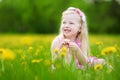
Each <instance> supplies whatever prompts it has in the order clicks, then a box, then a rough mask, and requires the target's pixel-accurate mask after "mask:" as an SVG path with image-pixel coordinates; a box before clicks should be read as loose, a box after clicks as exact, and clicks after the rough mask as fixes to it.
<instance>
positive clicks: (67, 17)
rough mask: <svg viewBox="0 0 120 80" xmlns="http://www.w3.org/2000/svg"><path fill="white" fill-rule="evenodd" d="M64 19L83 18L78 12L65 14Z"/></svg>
mask: <svg viewBox="0 0 120 80" xmlns="http://www.w3.org/2000/svg"><path fill="white" fill-rule="evenodd" d="M62 20H79V21H80V20H81V17H80V16H79V15H78V14H72V13H71V14H69V13H68V14H63V15H62Z"/></svg>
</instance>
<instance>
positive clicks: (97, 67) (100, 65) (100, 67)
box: [94, 64, 103, 71]
mask: <svg viewBox="0 0 120 80" xmlns="http://www.w3.org/2000/svg"><path fill="white" fill-rule="evenodd" d="M102 69H103V65H102V64H96V65H94V70H95V71H96V70H102Z"/></svg>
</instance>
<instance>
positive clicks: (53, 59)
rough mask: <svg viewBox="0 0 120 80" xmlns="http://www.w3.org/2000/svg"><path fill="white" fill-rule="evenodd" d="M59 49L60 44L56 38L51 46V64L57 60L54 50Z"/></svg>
mask: <svg viewBox="0 0 120 80" xmlns="http://www.w3.org/2000/svg"><path fill="white" fill-rule="evenodd" d="M59 47H60V42H59V40H58V37H56V38H55V39H54V40H53V41H52V44H51V54H52V62H54V61H55V60H56V58H57V53H55V49H59ZM58 51H59V50H58Z"/></svg>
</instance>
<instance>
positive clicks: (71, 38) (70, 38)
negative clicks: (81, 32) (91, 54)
mask: <svg viewBox="0 0 120 80" xmlns="http://www.w3.org/2000/svg"><path fill="white" fill-rule="evenodd" d="M64 38H65V39H69V40H71V41H75V40H76V39H77V38H76V37H64Z"/></svg>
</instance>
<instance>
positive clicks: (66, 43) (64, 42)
mask: <svg viewBox="0 0 120 80" xmlns="http://www.w3.org/2000/svg"><path fill="white" fill-rule="evenodd" d="M69 43H70V40H69V39H64V40H63V41H62V43H61V46H60V48H62V47H63V46H65V47H67V48H68V47H69Z"/></svg>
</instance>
